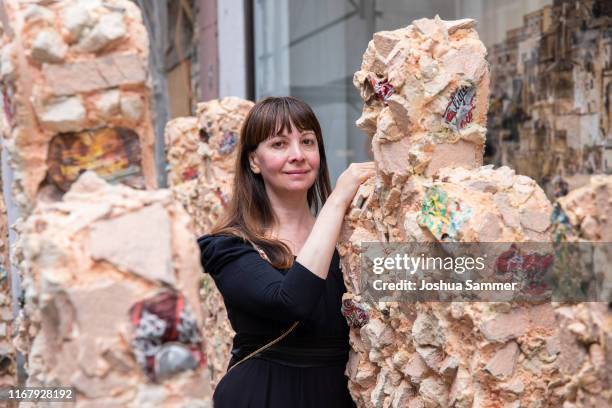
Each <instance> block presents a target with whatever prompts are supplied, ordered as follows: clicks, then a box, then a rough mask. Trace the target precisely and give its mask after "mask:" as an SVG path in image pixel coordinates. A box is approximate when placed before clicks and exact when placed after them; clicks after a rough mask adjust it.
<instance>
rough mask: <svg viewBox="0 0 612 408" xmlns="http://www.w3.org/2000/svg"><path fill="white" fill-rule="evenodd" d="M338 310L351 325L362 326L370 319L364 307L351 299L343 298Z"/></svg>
mask: <svg viewBox="0 0 612 408" xmlns="http://www.w3.org/2000/svg"><path fill="white" fill-rule="evenodd" d="M340 311H341V312H342V316H344V317H345V319H346V321H347V323H348V324H349V326H351V327H355V328H360V327H363V326H365V325H366V324H367V323H368V321H369V320H370V318H369V316H368V311H367V310H366V308H365V307H363V306H362V305H361V304H359V303H357V302H355V301H354V300H353V299H344V300H343V301H342V306H341V308H340Z"/></svg>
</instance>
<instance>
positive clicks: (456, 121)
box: [444, 85, 476, 132]
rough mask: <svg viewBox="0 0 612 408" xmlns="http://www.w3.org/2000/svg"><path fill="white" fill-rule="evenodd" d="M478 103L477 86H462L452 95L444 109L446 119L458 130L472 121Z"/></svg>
mask: <svg viewBox="0 0 612 408" xmlns="http://www.w3.org/2000/svg"><path fill="white" fill-rule="evenodd" d="M475 103H476V87H475V86H472V85H470V86H461V87H459V88H458V89H457V90H456V91H455V92H453V94H452V95H451V97H450V101H449V102H448V105H447V106H446V110H445V111H444V121H445V122H446V123H447V124H448V125H449V126H450V127H451V128H452V129H453V130H454V131H456V132H458V131H460V130H461V129H463V128H464V127H466V126H467V125H468V124H469V123H470V122H471V121H472V112H473V111H474V106H475Z"/></svg>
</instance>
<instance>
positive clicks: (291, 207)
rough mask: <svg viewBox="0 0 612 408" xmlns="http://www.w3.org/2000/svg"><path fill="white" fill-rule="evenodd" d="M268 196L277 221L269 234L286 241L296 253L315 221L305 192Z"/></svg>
mask: <svg viewBox="0 0 612 408" xmlns="http://www.w3.org/2000/svg"><path fill="white" fill-rule="evenodd" d="M268 198H269V200H270V204H271V206H272V211H273V212H274V215H275V216H276V221H277V223H276V224H275V225H274V227H273V228H272V231H271V235H272V236H273V237H274V238H276V239H279V240H282V241H284V242H285V243H287V244H288V245H289V246H290V248H291V249H292V250H293V251H294V253H297V252H298V251H299V248H301V246H302V244H303V243H304V241H305V240H306V238H308V235H309V234H310V230H311V229H312V226H313V224H314V221H315V217H314V216H313V215H312V213H311V212H310V208H309V207H308V200H307V196H306V194H305V193H304V194H300V195H295V194H291V195H289V194H287V195H283V196H279V195H277V194H268Z"/></svg>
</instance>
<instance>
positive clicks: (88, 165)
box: [47, 128, 143, 191]
mask: <svg viewBox="0 0 612 408" xmlns="http://www.w3.org/2000/svg"><path fill="white" fill-rule="evenodd" d="M47 165H48V167H49V178H50V179H51V181H52V182H53V184H55V185H56V186H57V187H58V188H59V189H60V190H62V191H68V189H69V188H70V185H71V184H72V183H73V182H74V181H75V180H76V179H77V178H78V177H79V175H81V173H83V172H84V171H86V170H92V171H95V172H96V174H98V176H100V177H102V178H104V179H105V180H106V181H108V182H122V181H125V180H126V179H128V178H132V179H133V178H134V177H136V178H138V179H142V178H143V175H142V167H141V151H140V140H139V139H138V135H137V134H136V132H134V131H133V130H131V129H126V128H101V129H95V130H84V131H82V132H75V133H60V134H59V135H56V136H55V137H53V139H51V143H50V144H49V153H48V156H47Z"/></svg>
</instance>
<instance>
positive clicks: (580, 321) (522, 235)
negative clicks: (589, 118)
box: [340, 17, 612, 407]
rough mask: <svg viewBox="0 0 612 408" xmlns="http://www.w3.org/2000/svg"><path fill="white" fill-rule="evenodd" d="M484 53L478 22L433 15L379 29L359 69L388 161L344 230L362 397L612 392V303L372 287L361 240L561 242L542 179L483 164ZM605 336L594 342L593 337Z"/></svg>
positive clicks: (415, 403) (458, 398) (539, 399)
mask: <svg viewBox="0 0 612 408" xmlns="http://www.w3.org/2000/svg"><path fill="white" fill-rule="evenodd" d="M485 53H486V50H485V48H484V46H483V44H482V43H481V42H480V40H479V39H478V34H477V33H476V31H475V30H474V22H473V21H472V20H459V21H443V20H440V19H439V18H438V17H436V18H435V19H432V20H430V19H421V20H416V21H414V22H413V24H412V25H410V26H408V27H406V28H403V29H400V30H395V31H389V32H380V33H375V34H374V39H373V40H372V41H371V42H370V44H369V46H368V49H367V51H366V52H365V54H364V60H363V64H362V67H361V70H360V71H358V72H357V73H356V74H355V77H354V83H355V86H356V87H357V88H358V89H359V91H360V93H361V96H362V99H363V100H364V108H363V114H362V116H361V118H360V119H359V120H358V121H357V126H359V127H360V128H361V129H362V130H364V131H365V132H366V133H368V134H369V135H370V136H371V137H372V150H373V152H374V158H375V161H376V163H377V168H378V171H377V175H376V177H374V178H372V179H370V180H369V181H368V182H367V183H365V184H364V185H363V186H362V187H361V188H360V190H359V191H358V192H357V195H356V197H355V199H354V201H353V203H352V205H351V207H350V209H349V213H348V215H347V216H346V218H345V223H344V225H343V229H342V233H341V238H340V242H341V245H340V255H341V256H342V263H343V269H344V276H345V283H346V286H347V289H348V293H347V294H345V297H344V299H343V313H344V314H345V316H346V317H347V321H348V322H349V324H350V325H351V326H352V328H351V333H350V339H351V345H352V348H353V351H352V353H351V356H350V359H349V363H348V366H347V375H348V376H349V379H350V382H349V389H350V391H351V394H352V396H353V398H354V399H355V401H356V402H357V404H358V406H360V407H501V406H503V407H518V406H561V405H562V404H563V403H566V404H570V405H568V406H604V405H605V404H606V403H609V402H610V398H611V396H610V394H609V392H605V391H603V390H605V389H606V386H607V389H608V390H609V389H610V387H609V384H610V383H609V376H608V377H606V375H607V374H606V373H605V369H604V367H605V361H608V364H609V361H610V358H611V357H612V356H610V355H608V356H607V357H606V356H604V353H605V352H604V351H603V350H605V349H606V346H605V342H606V341H609V340H604V333H606V330H607V331H610V327H611V326H610V323H611V322H610V314H609V312H607V310H606V307H605V305H603V304H595V305H589V304H585V305H580V306H565V305H562V304H560V305H553V304H551V303H543V304H539V305H533V304H516V303H507V302H490V303H486V302H448V303H443V302H412V303H408V302H404V303H400V302H388V303H381V302H379V303H374V304H372V303H369V302H366V301H365V299H364V298H363V297H362V290H363V288H360V264H359V261H360V260H359V256H360V254H361V252H362V247H361V243H363V242H375V241H377V242H500V243H501V242H521V241H532V242H548V241H550V240H551V232H552V227H551V213H552V205H551V204H550V202H549V201H548V200H547V198H546V196H545V194H544V192H543V191H542V189H541V188H540V187H539V186H538V185H537V184H536V183H535V182H534V181H533V180H532V179H530V178H528V177H525V176H521V175H516V174H515V172H514V171H513V170H512V169H510V168H508V167H501V168H498V169H494V168H492V167H491V166H484V167H480V165H481V163H482V153H483V146H484V135H485V131H486V129H485V125H486V123H485V120H486V111H487V106H488V93H489V89H488V87H489V81H488V68H487V63H486V61H485ZM579 325H580V327H581V328H582V327H584V330H582V331H583V332H584V337H585V338H588V339H589V340H586V341H585V342H583V343H580V344H579V340H577V337H576V335H575V333H573V332H571V327H574V328H576V327H578V326H579ZM560 327H561V328H560ZM565 328H568V329H567V330H569V331H567V330H565ZM597 335H599V336H602V337H601V340H598V341H597V342H596V345H595V346H594V347H593V346H592V344H593V343H591V342H590V340H594V339H595V337H589V336H597ZM578 338H579V336H578ZM589 345H591V346H589ZM576 349H580V353H581V355H582V357H583V358H582V359H580V360H579V361H578V362H576V361H574V360H573V356H574V355H575V353H576ZM585 381H586V382H587V383H588V384H591V386H587V387H585V386H584V384H585ZM599 391H602V392H601V393H600V392H599ZM571 404H576V405H571ZM598 404H599V405H598ZM601 404H603V405H601Z"/></svg>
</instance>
